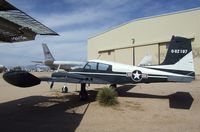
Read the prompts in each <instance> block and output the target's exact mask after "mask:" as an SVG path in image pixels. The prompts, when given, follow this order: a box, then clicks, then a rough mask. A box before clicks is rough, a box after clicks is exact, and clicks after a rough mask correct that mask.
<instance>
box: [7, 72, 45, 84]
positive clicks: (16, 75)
mask: <svg viewBox="0 0 200 132" xmlns="http://www.w3.org/2000/svg"><path fill="white" fill-rule="evenodd" d="M3 79H4V80H5V81H6V82H8V83H10V84H12V85H14V86H17V87H32V86H35V85H38V84H40V82H41V80H40V79H39V78H37V77H36V76H34V75H32V74H30V73H29V72H26V71H9V72H6V73H4V75H3Z"/></svg>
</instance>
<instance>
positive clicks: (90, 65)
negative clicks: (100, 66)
mask: <svg viewBox="0 0 200 132" xmlns="http://www.w3.org/2000/svg"><path fill="white" fill-rule="evenodd" d="M84 69H87V70H97V63H95V62H89V63H87V64H86V65H85V68H84Z"/></svg>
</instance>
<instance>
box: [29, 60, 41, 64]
mask: <svg viewBox="0 0 200 132" xmlns="http://www.w3.org/2000/svg"><path fill="white" fill-rule="evenodd" d="M31 62H33V63H38V64H44V62H43V61H31Z"/></svg>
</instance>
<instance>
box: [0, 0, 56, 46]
mask: <svg viewBox="0 0 200 132" xmlns="http://www.w3.org/2000/svg"><path fill="white" fill-rule="evenodd" d="M36 35H58V34H57V33H56V32H54V31H53V30H51V29H50V28H48V27H47V26H45V25H43V24H42V23H40V22H38V21H37V20H35V19H34V18H32V17H31V16H29V15H27V14H26V13H24V12H23V11H21V10H19V9H17V8H16V7H14V6H13V5H11V4H10V3H8V2H7V1H5V0H0V41H3V42H19V41H28V40H34V39H35V36H36Z"/></svg>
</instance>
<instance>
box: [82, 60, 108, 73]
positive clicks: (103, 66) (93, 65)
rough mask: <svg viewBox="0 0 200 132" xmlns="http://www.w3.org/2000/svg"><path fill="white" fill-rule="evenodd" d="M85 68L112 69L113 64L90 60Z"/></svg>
mask: <svg viewBox="0 0 200 132" xmlns="http://www.w3.org/2000/svg"><path fill="white" fill-rule="evenodd" d="M84 69H85V70H97V71H112V66H111V65H108V64H103V63H97V62H88V63H87V64H86V65H85V66H84Z"/></svg>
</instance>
